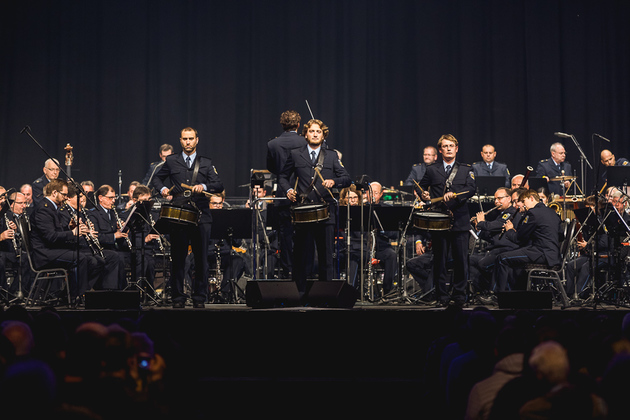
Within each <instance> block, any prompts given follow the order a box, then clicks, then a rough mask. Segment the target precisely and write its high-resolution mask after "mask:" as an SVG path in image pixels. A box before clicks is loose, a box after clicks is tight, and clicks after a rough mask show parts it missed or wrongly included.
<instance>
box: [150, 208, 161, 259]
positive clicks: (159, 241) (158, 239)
mask: <svg viewBox="0 0 630 420" xmlns="http://www.w3.org/2000/svg"><path fill="white" fill-rule="evenodd" d="M149 222H151V228H153V226H155V221H154V220H153V216H151V212H149ZM149 232H150V231H149ZM156 232H157V231H156ZM157 235H158V238H157V239H156V241H157V243H158V247H159V248H160V252H161V253H162V254H164V244H163V243H162V238H161V237H160V234H159V233H158V234H157Z"/></svg>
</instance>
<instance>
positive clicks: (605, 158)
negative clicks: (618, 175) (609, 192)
mask: <svg viewBox="0 0 630 420" xmlns="http://www.w3.org/2000/svg"><path fill="white" fill-rule="evenodd" d="M600 158H601V161H602V165H603V168H601V169H600V172H601V174H600V176H599V180H598V181H597V191H600V190H602V189H603V188H605V186H606V185H607V184H608V168H609V167H611V166H628V165H630V161H628V159H626V158H619V159H617V158H615V155H614V154H613V153H612V152H611V151H610V150H607V149H604V150H602V153H601V154H600Z"/></svg>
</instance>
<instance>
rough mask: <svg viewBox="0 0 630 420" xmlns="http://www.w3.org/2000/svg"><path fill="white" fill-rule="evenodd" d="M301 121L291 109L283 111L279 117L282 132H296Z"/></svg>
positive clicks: (298, 115)
mask: <svg viewBox="0 0 630 420" xmlns="http://www.w3.org/2000/svg"><path fill="white" fill-rule="evenodd" d="M301 120H302V117H300V114H298V112H297V111H294V110H292V109H289V110H288V111H284V112H283V113H282V114H281V115H280V124H281V125H282V129H283V130H284V131H292V130H296V129H297V128H298V125H300V121H301Z"/></svg>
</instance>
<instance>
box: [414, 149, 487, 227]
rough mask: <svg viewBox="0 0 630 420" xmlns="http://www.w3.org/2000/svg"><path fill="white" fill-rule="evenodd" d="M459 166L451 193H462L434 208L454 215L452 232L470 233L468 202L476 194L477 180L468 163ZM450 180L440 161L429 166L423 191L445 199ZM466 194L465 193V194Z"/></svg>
mask: <svg viewBox="0 0 630 420" xmlns="http://www.w3.org/2000/svg"><path fill="white" fill-rule="evenodd" d="M455 164H457V165H458V166H459V168H458V169H457V174H456V175H455V178H454V179H453V184H452V185H451V188H450V190H449V191H450V192H454V193H462V194H461V195H458V196H457V197H455V198H454V199H453V200H450V201H449V202H448V203H445V202H444V201H442V202H441V203H440V204H438V205H434V206H432V207H433V208H435V209H439V208H440V207H441V208H442V209H445V207H446V209H448V210H449V211H450V212H451V213H452V214H453V227H452V228H451V230H452V231H468V230H470V229H471V225H470V214H469V213H468V206H467V204H466V203H467V201H468V199H469V198H470V197H472V196H473V195H474V194H475V188H476V186H475V178H474V175H473V173H472V168H471V166H470V165H468V164H466V163H459V162H457V161H456V162H455ZM447 179H448V177H447V175H446V173H445V172H444V165H443V162H442V161H441V160H440V161H438V162H436V163H434V164H432V165H429V166H427V171H426V173H425V174H424V177H423V178H422V180H421V181H420V183H419V184H420V186H421V187H422V188H423V189H425V190H426V189H429V192H430V194H431V198H437V197H443V196H444V194H445V193H447V192H449V191H446V190H445V184H446V180H447ZM464 192H465V193H464Z"/></svg>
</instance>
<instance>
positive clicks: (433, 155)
mask: <svg viewBox="0 0 630 420" xmlns="http://www.w3.org/2000/svg"><path fill="white" fill-rule="evenodd" d="M437 155H438V151H437V149H436V148H435V146H427V147H425V148H424V150H423V151H422V162H421V163H416V164H414V165H413V166H412V167H411V172H409V175H408V176H407V180H406V181H405V183H404V184H403V185H407V186H409V185H415V183H414V182H413V181H416V182H420V180H421V179H422V177H424V173H425V172H426V171H427V166H428V165H432V164H434V163H435V161H436V160H437Z"/></svg>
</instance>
